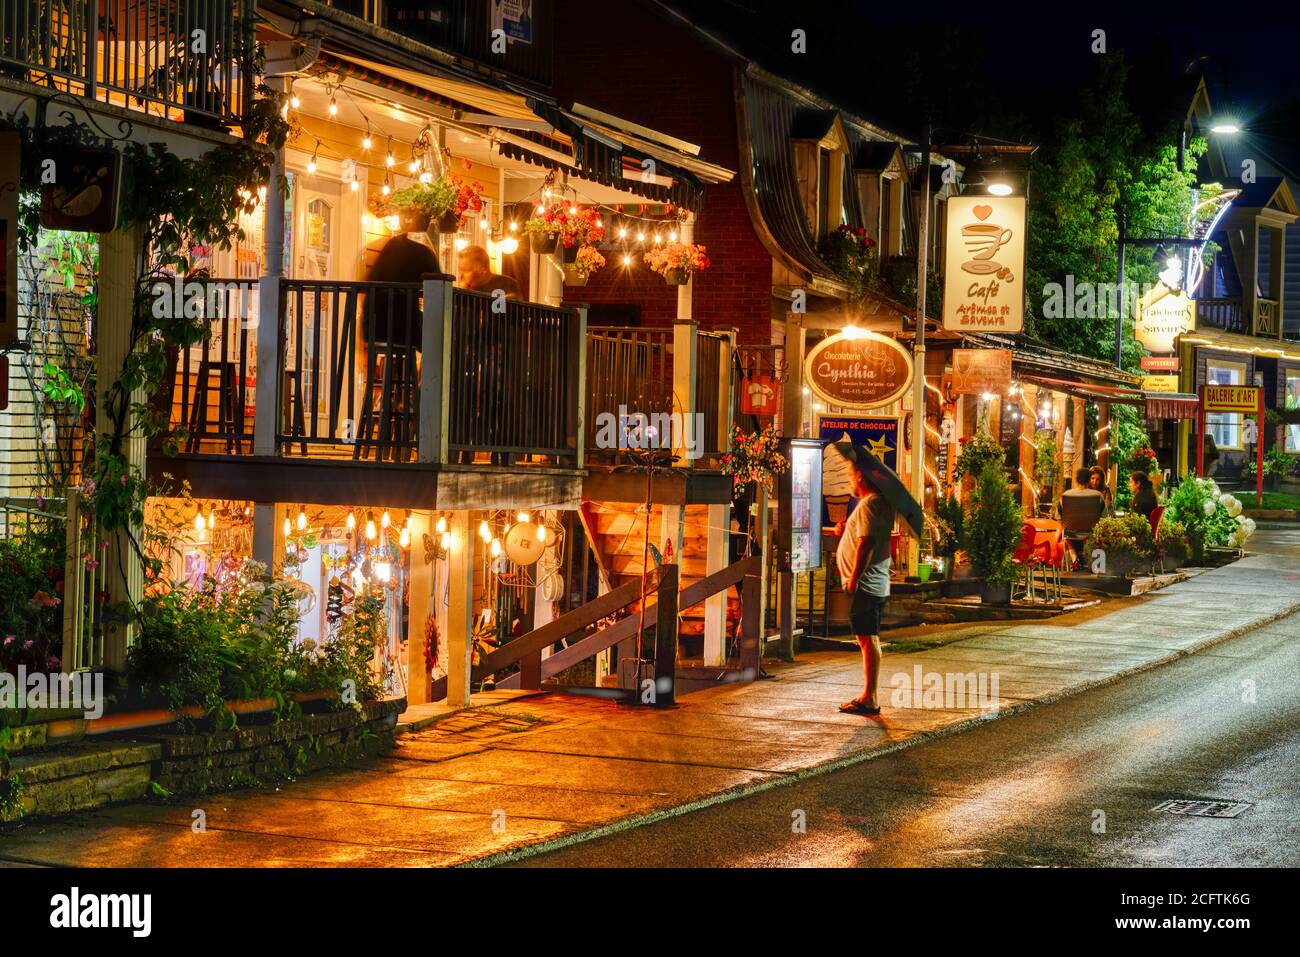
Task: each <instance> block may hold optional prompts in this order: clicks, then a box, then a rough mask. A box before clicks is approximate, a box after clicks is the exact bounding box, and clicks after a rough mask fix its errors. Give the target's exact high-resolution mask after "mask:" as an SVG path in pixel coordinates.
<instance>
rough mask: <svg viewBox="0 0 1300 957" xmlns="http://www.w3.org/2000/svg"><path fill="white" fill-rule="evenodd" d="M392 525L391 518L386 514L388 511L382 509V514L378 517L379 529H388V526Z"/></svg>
mask: <svg viewBox="0 0 1300 957" xmlns="http://www.w3.org/2000/svg"><path fill="white" fill-rule="evenodd" d="M392 524H393V517H392V516H391V515H389V514H388V509H384V514H383V515H381V516H380V517H379V526H380V528H384V529H386V528H388V526H389V525H392Z"/></svg>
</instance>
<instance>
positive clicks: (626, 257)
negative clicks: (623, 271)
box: [623, 253, 632, 266]
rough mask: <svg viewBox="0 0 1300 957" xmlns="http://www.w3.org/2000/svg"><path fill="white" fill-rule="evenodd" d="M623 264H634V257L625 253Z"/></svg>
mask: <svg viewBox="0 0 1300 957" xmlns="http://www.w3.org/2000/svg"><path fill="white" fill-rule="evenodd" d="M623 265H624V266H630V265H632V257H631V256H629V255H627V254H626V253H625V254H624V255H623Z"/></svg>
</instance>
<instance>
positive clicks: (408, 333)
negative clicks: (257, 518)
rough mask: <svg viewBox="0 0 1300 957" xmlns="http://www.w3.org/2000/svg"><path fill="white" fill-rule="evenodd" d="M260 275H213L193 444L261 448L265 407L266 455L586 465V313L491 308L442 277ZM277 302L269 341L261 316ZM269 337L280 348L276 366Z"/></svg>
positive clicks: (189, 425)
mask: <svg viewBox="0 0 1300 957" xmlns="http://www.w3.org/2000/svg"><path fill="white" fill-rule="evenodd" d="M263 282H264V284H265V286H264V287H263V288H259V286H258V284H256V283H235V282H225V281H220V280H212V281H210V282H209V283H208V286H207V288H208V295H207V296H206V299H205V309H206V314H207V315H208V317H209V321H210V332H209V335H208V337H207V338H206V339H205V340H204V341H203V342H201V343H199V344H197V345H195V346H193V347H191V348H190V349H188V350H185V351H184V352H183V353H181V354H180V355H179V356H178V358H177V362H176V375H175V379H174V386H173V389H172V397H171V408H172V415H171V422H172V426H173V427H174V428H179V427H183V429H184V433H183V435H184V442H183V443H182V445H181V451H183V452H187V453H190V454H207V455H250V454H253V453H254V452H255V450H256V449H257V448H258V445H259V443H258V442H257V441H256V440H257V428H256V420H257V418H258V415H257V403H258V402H259V401H261V402H270V403H271V404H272V414H271V415H270V416H269V417H267V421H269V422H270V423H272V426H273V436H272V438H271V439H270V441H268V442H267V443H266V445H265V447H264V451H263V453H262V454H274V455H280V456H289V457H294V458H303V457H305V458H313V459H350V460H354V461H369V462H416V461H420V462H452V463H462V464H472V463H474V462H476V461H477V462H479V463H482V464H488V463H491V464H499V465H512V464H519V463H533V464H548V465H555V466H559V467H577V466H578V465H579V463H580V458H581V445H582V444H581V442H580V441H579V439H580V437H579V434H578V433H579V428H578V423H579V422H580V421H581V419H582V410H581V408H580V401H579V396H580V389H579V382H580V376H579V370H580V369H581V368H582V362H583V351H584V342H583V320H582V316H581V314H580V313H578V312H576V311H574V310H568V309H555V308H552V307H549V306H543V305H539V304H536V303H529V302H520V301H516V300H506V302H505V304H504V311H503V312H494V311H493V301H492V299H491V298H490V297H488V296H485V295H481V294H478V293H473V292H467V291H465V290H460V289H455V290H453V289H451V287H450V285H448V284H447V283H445V282H443V281H435V282H429V283H370V282H318V281H314V280H298V279H290V280H264V281H263ZM268 293H269V294H270V296H271V297H272V298H271V299H270V300H268ZM430 293H432V294H433V298H432V299H431V298H430ZM277 300H278V308H277V310H276V312H277V314H278V322H277V323H276V326H277V327H278V336H277V337H276V338H274V339H271V338H268V336H269V335H270V331H269V330H267V329H265V328H262V327H261V325H260V323H259V321H258V310H259V309H260V308H269V307H268V306H267V305H266V304H267V302H268V301H272V302H274V301H277ZM259 332H260V337H259ZM259 341H260V343H261V345H262V347H263V348H264V349H266V350H268V351H269V350H270V348H271V345H270V344H271V343H272V342H275V343H278V347H277V351H278V357H277V360H276V366H275V368H271V367H270V366H269V364H268V363H267V362H266V361H264V360H263V359H262V358H261V357H260V356H259V354H258V344H259ZM259 383H260V388H259ZM422 426H423V428H422Z"/></svg>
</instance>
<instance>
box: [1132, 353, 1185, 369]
mask: <svg viewBox="0 0 1300 957" xmlns="http://www.w3.org/2000/svg"><path fill="white" fill-rule="evenodd" d="M1139 361H1140V362H1141V363H1142V368H1143V370H1145V371H1146V372H1177V371H1178V370H1179V369H1181V368H1182V363H1181V362H1180V361H1179V359H1178V356H1143V357H1142V358H1141V359H1140V360H1139Z"/></svg>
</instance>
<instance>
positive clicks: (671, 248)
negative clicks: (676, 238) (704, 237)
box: [645, 243, 710, 286]
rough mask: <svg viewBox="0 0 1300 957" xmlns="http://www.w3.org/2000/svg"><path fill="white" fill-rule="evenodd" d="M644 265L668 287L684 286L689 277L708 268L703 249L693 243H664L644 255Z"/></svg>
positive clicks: (707, 259) (707, 258) (707, 260)
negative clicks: (655, 273)
mask: <svg viewBox="0 0 1300 957" xmlns="http://www.w3.org/2000/svg"><path fill="white" fill-rule="evenodd" d="M645 263H646V265H647V266H649V267H650V268H651V270H653V271H654V272H657V273H659V275H661V276H663V277H664V282H666V283H668V285H670V286H684V285H686V284H687V283H688V282H690V281H691V276H692V275H693V274H695V273H697V272H700V271H701V270H704V269H708V268H709V266H710V263H709V257H708V256H706V255H705V248H704V247H703V246H700V245H697V244H695V243H665V244H664V245H662V246H656V247H655V248H653V249H650V250H648V251H647V252H646V254H645Z"/></svg>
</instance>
